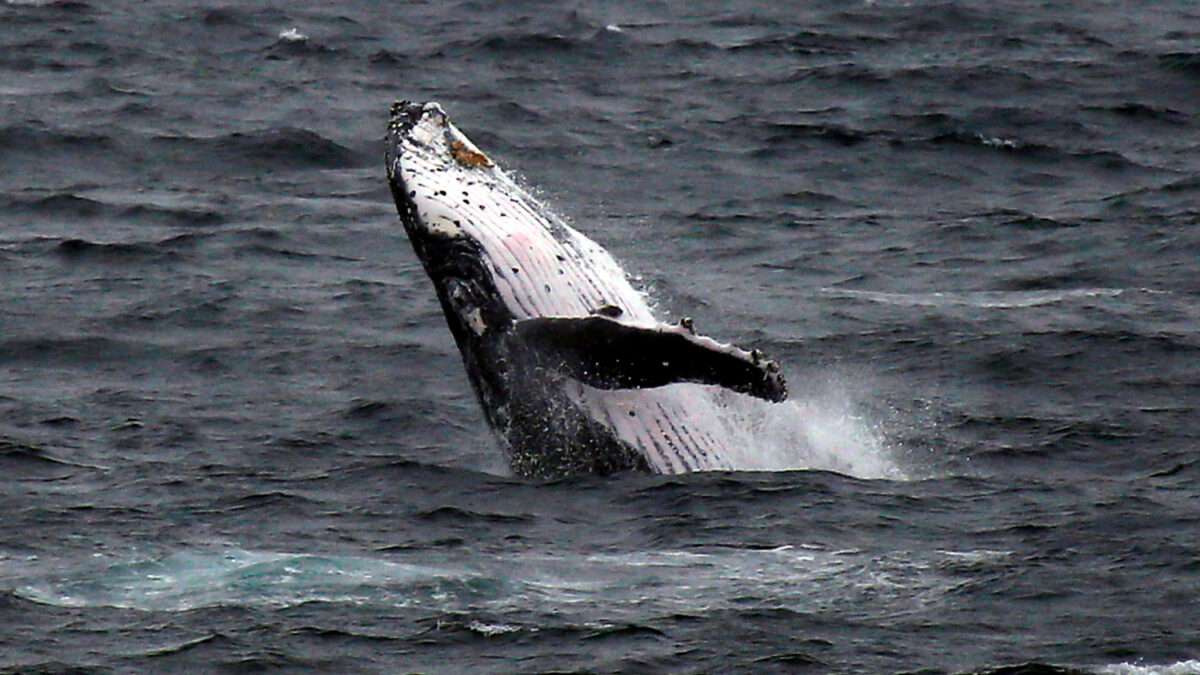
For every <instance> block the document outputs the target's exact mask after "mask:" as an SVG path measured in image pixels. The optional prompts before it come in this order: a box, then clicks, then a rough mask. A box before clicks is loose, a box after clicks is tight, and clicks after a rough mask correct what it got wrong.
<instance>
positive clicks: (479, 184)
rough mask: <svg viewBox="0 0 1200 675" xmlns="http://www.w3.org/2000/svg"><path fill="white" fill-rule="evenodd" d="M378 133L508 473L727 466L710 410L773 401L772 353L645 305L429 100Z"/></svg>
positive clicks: (396, 111) (605, 260)
mask: <svg viewBox="0 0 1200 675" xmlns="http://www.w3.org/2000/svg"><path fill="white" fill-rule="evenodd" d="M386 144H387V145H386V149H385V158H386V162H387V175H388V181H389V184H390V186H391V190H392V194H393V197H394V198H395V201H396V209H397V212H398V213H399V216H400V220H401V222H402V223H403V225H404V228H405V230H406V232H407V233H408V236H409V240H410V241H411V242H412V244H413V248H414V250H415V251H416V253H417V255H418V257H419V258H420V259H421V261H422V264H423V265H424V267H425V270H426V272H427V273H428V275H429V277H430V280H431V281H432V282H433V286H434V289H435V292H436V293H437V296H438V300H439V302H440V303H441V305H442V309H443V312H444V314H445V316H446V320H447V323H448V325H449V327H450V330H451V333H452V335H453V336H454V338H455V341H456V343H457V345H458V348H459V351H460V353H461V354H462V358H463V363H464V366H465V368H466V371H467V375H468V378H469V379H470V381H471V384H472V387H473V388H474V390H475V393H476V395H477V397H478V398H479V401H480V404H481V406H482V407H483V410H484V414H485V416H486V417H487V419H488V422H489V423H490V424H491V426H492V428H493V429H494V430H495V431H496V434H497V436H498V437H499V439H500V441H501V445H502V446H503V447H504V449H505V451H506V454H507V456H508V459H509V464H510V466H511V467H512V469H513V471H514V472H515V473H517V474H520V475H526V476H535V477H553V476H559V475H564V474H572V473H581V472H600V473H608V472H612V471H619V470H629V469H635V470H645V471H655V472H661V473H675V472H680V471H696V470H712V469H729V468H732V467H733V462H732V460H731V457H732V456H733V455H735V454H736V453H737V452H739V450H738V449H737V442H736V440H735V439H736V437H737V436H738V433H737V430H736V429H735V428H733V427H731V425H730V423H729V422H728V419H730V418H729V417H728V416H727V415H724V411H725V410H726V409H727V408H728V406H729V405H730V401H734V402H737V403H735V404H738V405H770V403H772V402H778V401H782V400H784V399H785V398H786V395H787V393H786V392H787V390H786V387H785V385H784V381H783V376H782V374H781V372H780V368H779V366H778V364H776V363H775V362H773V361H770V360H768V359H766V358H764V357H763V356H762V355H761V354H760V353H759V352H757V351H756V350H751V351H746V350H742V349H739V348H737V347H734V346H731V345H727V344H723V343H720V342H718V341H716V340H713V339H711V338H707V337H703V336H699V335H696V334H695V329H694V324H693V323H692V322H691V320H690V319H689V320H684V321H681V322H680V323H678V324H674V325H668V324H664V323H662V322H660V321H659V320H658V319H656V318H655V316H654V313H653V312H652V311H651V309H650V305H649V303H648V302H647V299H646V297H645V296H644V295H643V294H642V293H641V292H639V291H638V290H637V289H635V288H634V287H633V285H632V284H630V282H629V279H628V277H627V275H626V274H625V272H624V270H623V269H622V268H621V267H620V265H618V264H617V262H616V260H614V259H613V257H612V256H611V255H610V254H609V253H608V252H607V251H605V250H604V249H603V248H602V247H600V246H599V245H598V244H596V243H595V242H593V241H592V240H591V239H589V238H587V237H586V236H584V235H583V234H581V233H580V232H578V231H577V230H575V229H574V228H572V227H570V226H569V225H567V224H566V223H565V222H563V221H562V219H560V218H559V217H558V216H556V215H555V214H554V213H553V212H552V211H550V210H549V209H547V208H545V207H544V206H542V205H541V204H540V203H538V201H537V200H536V199H534V198H533V197H532V196H531V195H530V194H529V193H528V192H527V191H526V190H524V189H523V188H522V187H521V186H520V185H518V184H517V182H516V181H514V180H513V179H512V178H511V177H510V176H509V175H508V174H507V173H506V172H505V171H504V170H503V169H502V168H501V167H499V166H498V165H497V164H496V162H494V161H493V160H492V159H491V158H490V157H488V156H487V155H486V154H484V153H483V152H482V151H481V150H480V149H479V148H478V147H476V146H475V145H474V144H473V143H472V142H471V141H470V139H468V138H467V137H466V135H465V134H463V133H462V132H461V131H459V130H458V128H457V127H455V125H454V124H453V123H452V122H451V121H450V119H449V117H448V116H447V115H446V113H445V111H444V110H443V109H442V107H441V106H440V105H438V104H437V103H414V102H410V101H400V102H397V103H396V104H394V105H393V106H392V114H391V119H390V121H389V123H388V133H387V140H386Z"/></svg>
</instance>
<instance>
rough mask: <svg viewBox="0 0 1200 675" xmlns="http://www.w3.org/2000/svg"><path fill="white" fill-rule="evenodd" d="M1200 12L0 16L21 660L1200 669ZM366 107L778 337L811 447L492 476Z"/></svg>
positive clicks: (327, 7) (14, 593)
mask: <svg viewBox="0 0 1200 675" xmlns="http://www.w3.org/2000/svg"><path fill="white" fill-rule="evenodd" d="M1197 26H1200V9H1198V8H1197V7H1196V6H1195V5H1194V4H1192V3H1189V2H1180V1H1174V2H1163V3H1155V4H1154V5H1152V6H1151V5H1146V4H1144V3H1133V2H1093V3H1048V2H1047V3H1009V2H965V1H964V2H923V1H921V0H917V1H906V2H892V1H887V0H880V1H877V2H850V3H847V2H819V3H808V4H805V5H802V6H799V7H792V6H787V5H786V3H785V4H780V3H774V4H772V3H761V4H755V3H737V4H736V5H733V6H730V5H729V4H728V3H707V4H706V3H688V4H687V5H686V6H684V5H683V4H681V3H671V4H667V3H650V4H646V3H629V2H596V3H564V4H562V5H559V6H556V7H547V6H544V5H543V4H541V3H524V2H518V3H504V4H503V5H501V6H493V4H492V3H476V2H452V3H369V4H368V3H326V4H323V5H319V6H318V5H311V6H310V7H303V6H294V5H284V4H280V3H267V2H260V3H239V4H236V5H220V4H206V3H199V4H196V3H192V4H187V3H171V2H146V3H124V4H122V3H99V2H89V1H74V0H63V1H61V2H53V1H49V2H48V1H41V0H7V1H6V2H5V3H4V4H0V471H2V472H3V474H4V477H3V478H2V479H0V486H3V489H2V490H0V513H3V520H2V521H0V522H2V523H3V526H2V527H0V667H2V668H4V669H5V670H6V671H13V672H31V671H32V672H97V673H106V672H165V671H171V672H175V671H200V672H228V671H241V670H269V671H294V672H313V671H330V672H380V673H392V672H407V671H421V672H438V673H452V672H495V673H509V672H544V671H566V672H589V673H591V672H647V673H649V672H679V673H708V672H754V673H766V672H822V673H824V672H831V673H861V672H922V673H960V672H1027V673H1039V672H1041V673H1046V672H1050V673H1055V672H1067V671H1071V670H1078V671H1083V672H1089V673H1122V674H1123V673H1197V672H1200V661H1198V660H1197V659H1200V622H1197V621H1196V618H1195V614H1196V611H1195V607H1196V605H1197V601H1198V600H1200V598H1198V595H1200V594H1198V589H1200V461H1198V459H1197V444H1198V440H1200V416H1198V414H1197V403H1198V402H1200V283H1198V281H1197V280H1198V279H1200V263H1198V262H1197V257H1198V256H1200V230H1198V229H1197V227H1196V224H1197V222H1198V220H1200V153H1197V149H1198V148H1200V119H1198V116H1197V115H1198V113H1200V104H1198V103H1197V101H1200V98H1198V97H1197V91H1198V89H1200V29H1198V28H1197ZM395 98H409V99H416V100H439V101H441V102H442V103H443V105H444V106H445V107H446V108H447V110H448V111H449V112H450V114H451V115H452V116H453V117H454V118H455V120H456V123H457V124H458V125H459V126H460V127H461V128H462V129H463V130H464V131H465V132H466V133H467V134H469V135H470V136H471V137H472V138H473V139H474V140H475V141H476V142H477V143H478V144H479V145H480V146H481V147H483V148H484V149H485V150H486V151H487V152H488V153H489V154H490V155H492V156H493V157H494V158H496V159H497V160H499V161H500V162H501V163H503V164H504V165H505V166H508V167H510V168H512V169H515V170H516V171H518V172H520V173H521V174H522V175H523V176H524V177H525V180H526V181H527V182H528V183H529V184H531V185H535V186H539V187H540V188H541V189H542V193H541V194H542V197H543V198H544V199H546V200H547V201H549V202H550V203H551V204H553V205H554V207H555V208H556V209H557V210H558V211H559V212H561V213H563V214H564V215H565V216H567V217H568V218H569V219H570V220H571V221H572V222H573V223H574V224H575V225H576V226H577V227H578V228H579V229H581V230H583V231H585V232H587V233H588V234H589V235H590V236H592V237H593V238H594V239H596V240H597V241H599V242H601V243H602V244H604V245H605V246H607V247H608V248H609V249H610V250H611V251H613V252H614V254H615V255H617V257H618V258H619V259H621V260H622V261H623V262H624V263H625V265H626V267H627V268H628V269H630V270H631V271H632V272H633V273H635V274H636V275H637V276H638V278H639V280H640V283H641V284H642V285H643V286H644V287H646V288H647V289H648V290H650V292H651V293H652V294H653V295H654V296H655V297H656V298H657V300H658V301H659V307H660V310H661V311H662V312H663V313H664V314H670V315H671V316H684V315H687V316H693V317H695V319H696V322H697V324H698V325H699V326H700V329H701V330H702V331H703V332H705V333H707V334H711V335H714V336H716V337H719V338H722V339H725V340H730V341H734V342H737V343H738V344H741V345H744V346H754V347H758V348H760V349H762V350H763V351H765V352H766V353H768V354H770V355H772V356H774V357H776V358H778V359H779V360H780V361H782V362H783V363H784V366H785V368H786V369H787V371H788V374H789V384H790V386H791V388H792V390H793V392H794V395H793V403H791V404H789V406H788V407H786V408H783V409H781V410H782V412H781V413H780V415H781V419H780V420H779V421H778V424H777V425H774V426H773V427H772V428H773V429H776V430H777V431H776V432H774V433H776V434H777V435H776V436H774V437H773V438H771V439H770V440H771V442H770V443H768V444H765V445H764V447H763V448H761V449H758V450H759V453H760V454H759V455H757V457H758V460H760V461H761V463H759V464H755V465H754V466H756V467H762V466H768V467H780V468H792V469H795V470H791V471H774V472H750V471H746V472H735V473H714V474H693V475H685V476H674V477H654V476H641V475H626V476H617V477H609V478H585V479H572V480H563V481H557V482H551V483H548V484H547V483H534V482H527V481H522V480H517V479H513V478H510V477H506V476H505V475H504V474H505V469H504V465H503V461H502V459H501V458H500V457H499V456H498V454H497V450H496V448H495V446H494V445H493V443H492V441H491V439H490V437H489V434H488V431H487V429H486V428H485V427H484V425H483V422H482V418H481V415H480V413H479V411H478V410H477V407H476V404H475V402H474V399H473V397H472V395H471V392H470V390H469V386H468V384H467V381H466V378H465V376H464V374H463V372H462V368H461V366H460V364H459V360H458V355H457V353H456V351H455V349H454V347H453V344H452V342H451V340H450V338H449V334H448V333H447V331H446V329H445V326H444V323H443V322H442V319H441V316H440V310H439V309H438V307H437V305H436V302H435V300H434V298H433V294H432V291H431V288H430V287H429V284H428V282H427V280H426V278H425V277H424V274H423V272H422V271H421V269H420V266H419V263H418V262H417V260H416V259H415V257H414V255H413V253H412V251H411V249H410V248H409V246H408V243H407V241H406V240H405V239H404V236H403V232H402V231H401V230H400V228H399V227H398V225H397V223H396V217H395V212H394V208H393V206H392V204H391V200H390V197H389V195H388V192H387V188H386V185H385V180H384V177H383V167H382V161H381V153H382V149H381V145H380V139H381V137H382V134H383V125H384V123H385V122H386V114H387V109H388V105H389V104H390V102H391V101H392V100H393V99H395ZM793 437H794V438H797V439H801V440H803V441H804V444H803V446H804V447H808V448H811V451H808V452H806V453H800V452H789V449H790V448H793V447H801V445H802V444H801V443H800V442H799V441H797V443H795V444H794V445H793V444H792V443H790V442H789V439H790V438H793ZM747 468H751V467H749V466H748V467H747ZM1018 666H1020V667H1018ZM1006 668H1008V669H1009V670H1004V669H1006ZM997 669H999V670H997Z"/></svg>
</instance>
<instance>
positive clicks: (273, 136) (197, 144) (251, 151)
mask: <svg viewBox="0 0 1200 675" xmlns="http://www.w3.org/2000/svg"><path fill="white" fill-rule="evenodd" d="M153 143H154V144H155V145H157V146H160V147H161V148H162V149H163V150H165V151H168V152H174V153H176V154H179V155H184V154H186V155H187V159H188V160H189V163H194V162H195V161H197V160H198V159H201V158H203V159H204V160H205V161H207V162H208V163H210V164H218V165H221V164H231V165H232V164H240V165H250V166H253V167H269V168H271V169H274V170H276V171H281V170H287V169H296V168H321V169H345V168H356V167H361V166H367V165H372V164H373V163H374V162H375V161H376V158H375V157H367V156H365V154H364V153H361V152H357V151H355V150H352V149H350V148H348V147H346V146H344V145H341V144H339V143H337V142H335V141H333V140H331V139H328V138H325V137H324V136H321V135H320V134H318V133H316V132H314V131H311V130H309V129H301V128H297V127H286V126H285V127H274V128H269V129H260V130H257V131H249V132H234V133H230V134H226V135H223V136H209V137H205V136H158V137H156V138H154V139H153ZM197 153H199V156H197Z"/></svg>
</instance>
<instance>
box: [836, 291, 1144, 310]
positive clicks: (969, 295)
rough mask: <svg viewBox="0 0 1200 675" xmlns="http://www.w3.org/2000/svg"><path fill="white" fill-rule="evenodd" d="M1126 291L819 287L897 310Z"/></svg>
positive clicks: (1008, 305)
mask: <svg viewBox="0 0 1200 675" xmlns="http://www.w3.org/2000/svg"><path fill="white" fill-rule="evenodd" d="M1126 292H1127V291H1126V290H1125V289H1119V288H1081V289H1064V290H1004V291H931V292H924V293H889V292H883V291H858V290H848V289H840V288H823V289H821V294H822V295H825V296H827V297H834V298H848V299H856V300H866V301H869V302H876V303H880V304H887V305H896V306H900V307H976V308H979V309H1021V308H1026V307H1041V306H1044V305H1052V304H1059V303H1063V302H1070V301H1073V300H1078V299H1090V298H1116V297H1119V296H1121V295H1124V294H1125V293H1126Z"/></svg>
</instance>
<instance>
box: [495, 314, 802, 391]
mask: <svg viewBox="0 0 1200 675" xmlns="http://www.w3.org/2000/svg"><path fill="white" fill-rule="evenodd" d="M512 332H513V335H514V336H515V337H517V338H519V341H520V342H521V343H522V344H523V348H524V349H528V350H530V351H531V352H532V356H533V357H534V358H535V359H536V360H537V361H538V363H539V364H540V365H541V366H543V367H548V368H552V369H555V370H558V371H560V372H563V373H565V374H567V375H569V376H571V377H573V378H575V379H577V380H579V381H581V382H583V383H584V384H587V385H590V386H592V387H596V388H597V389H643V388H650V387H661V386H663V385H667V384H671V383H674V382H696V383H700V384H712V385H718V386H721V387H725V388H727V389H731V390H733V391H736V392H740V393H743V394H749V395H751V396H756V397H758V398H762V399H766V400H768V401H773V402H779V401H783V400H785V399H786V398H787V386H786V384H785V383H784V380H783V375H782V374H781V373H780V372H779V365H778V364H777V363H775V362H774V361H769V360H766V359H764V358H763V357H762V355H761V354H759V353H758V352H757V351H752V352H748V351H745V350H743V349H739V348H737V347H734V346H732V345H726V344H722V343H720V342H717V341H716V340H713V339H711V338H707V337H701V336H697V335H693V334H692V333H691V332H689V331H688V329H687V328H685V327H682V326H668V325H665V324H662V325H659V326H654V327H645V326H635V325H630V324H627V323H623V322H621V321H617V320H614V319H611V318H608V317H606V316H588V317H537V318H532V319H524V320H521V321H517V322H516V323H515V324H514V325H513V328H512Z"/></svg>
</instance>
